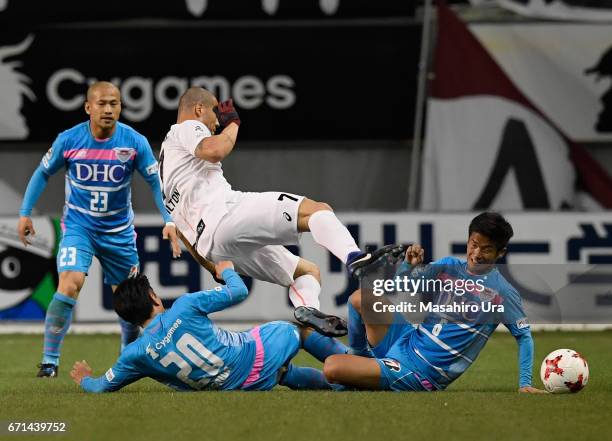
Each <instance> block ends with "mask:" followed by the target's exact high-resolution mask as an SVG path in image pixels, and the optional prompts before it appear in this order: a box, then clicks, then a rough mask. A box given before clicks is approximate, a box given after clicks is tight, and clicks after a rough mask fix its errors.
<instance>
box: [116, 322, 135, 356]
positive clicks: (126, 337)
mask: <svg viewBox="0 0 612 441" xmlns="http://www.w3.org/2000/svg"><path fill="white" fill-rule="evenodd" d="M119 324H120V325H121V352H123V349H124V348H125V347H126V346H127V345H129V344H130V343H132V342H133V341H134V340H136V339H137V338H138V336H139V335H140V328H139V327H138V326H136V325H133V324H131V323H130V322H128V321H126V320H123V319H122V318H121V317H119Z"/></svg>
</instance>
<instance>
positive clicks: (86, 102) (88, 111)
mask: <svg viewBox="0 0 612 441" xmlns="http://www.w3.org/2000/svg"><path fill="white" fill-rule="evenodd" d="M84 107H85V113H86V114H88V115H91V113H90V107H89V101H85V104H84Z"/></svg>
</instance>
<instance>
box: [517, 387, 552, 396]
mask: <svg viewBox="0 0 612 441" xmlns="http://www.w3.org/2000/svg"><path fill="white" fill-rule="evenodd" d="M519 392H520V393H522V394H547V393H548V392H546V391H545V390H543V389H538V388H535V387H532V386H523V387H519Z"/></svg>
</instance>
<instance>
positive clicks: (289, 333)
mask: <svg viewBox="0 0 612 441" xmlns="http://www.w3.org/2000/svg"><path fill="white" fill-rule="evenodd" d="M250 333H251V335H252V336H253V338H254V339H255V343H256V352H255V362H254V363H253V367H252V369H251V372H250V373H249V376H248V377H247V379H246V381H245V382H244V383H243V384H242V386H241V389H242V390H270V389H272V388H273V387H274V386H276V385H277V384H278V377H279V371H280V369H281V368H282V367H283V366H285V365H286V364H287V363H288V362H289V360H291V359H292V358H293V357H295V354H297V352H298V351H299V350H300V332H299V330H298V328H297V326H295V325H293V324H291V323H289V322H280V321H278V322H270V323H266V324H265V325H261V326H257V327H256V328H253V329H251V331H250Z"/></svg>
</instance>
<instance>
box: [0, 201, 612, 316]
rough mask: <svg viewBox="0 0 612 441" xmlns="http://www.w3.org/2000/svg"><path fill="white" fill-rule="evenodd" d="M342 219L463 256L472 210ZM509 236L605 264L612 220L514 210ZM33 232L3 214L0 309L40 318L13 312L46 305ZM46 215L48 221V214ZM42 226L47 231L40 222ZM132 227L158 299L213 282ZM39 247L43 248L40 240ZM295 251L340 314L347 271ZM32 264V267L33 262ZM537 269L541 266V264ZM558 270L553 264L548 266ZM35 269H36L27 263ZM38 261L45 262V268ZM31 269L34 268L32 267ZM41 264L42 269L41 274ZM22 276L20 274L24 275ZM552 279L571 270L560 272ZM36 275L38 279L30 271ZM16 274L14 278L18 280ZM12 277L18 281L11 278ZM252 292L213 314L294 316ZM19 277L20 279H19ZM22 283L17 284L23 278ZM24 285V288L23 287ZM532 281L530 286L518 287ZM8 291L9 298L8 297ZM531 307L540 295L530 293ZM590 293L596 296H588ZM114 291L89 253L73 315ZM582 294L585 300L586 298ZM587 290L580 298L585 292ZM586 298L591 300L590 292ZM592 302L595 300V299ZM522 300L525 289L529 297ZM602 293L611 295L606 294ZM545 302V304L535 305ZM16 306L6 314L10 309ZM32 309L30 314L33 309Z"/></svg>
mask: <svg viewBox="0 0 612 441" xmlns="http://www.w3.org/2000/svg"><path fill="white" fill-rule="evenodd" d="M339 217H340V219H341V220H342V221H343V222H344V223H345V224H346V225H347V226H348V227H349V229H350V231H351V233H352V234H353V235H354V236H355V238H356V239H357V241H358V243H359V245H360V246H361V247H368V248H370V249H372V248H376V247H381V246H382V245H384V244H390V243H403V244H408V243H413V242H418V243H421V244H422V245H423V247H424V248H425V250H426V254H425V258H426V260H427V261H429V260H435V259H439V258H441V257H444V256H448V255H454V256H458V257H460V256H463V255H464V253H465V244H466V239H467V229H468V225H469V222H470V220H471V219H472V218H473V217H474V214H473V213H456V214H440V213H436V214H433V213H432V214H428V213H411V214H409V213H339ZM506 217H507V219H508V220H509V221H510V223H511V224H512V226H513V228H514V232H515V236H514V238H513V239H512V241H511V243H510V246H509V255H508V259H507V261H506V263H508V264H512V265H514V264H517V265H519V264H524V265H531V266H532V267H533V271H534V272H540V271H545V270H546V268H553V267H552V266H551V264H579V263H580V264H590V263H599V264H604V263H612V221H610V219H612V217H611V214H610V212H603V213H588V214H586V213H584V214H577V213H560V214H551V213H545V212H539V213H516V214H507V216H506ZM35 221H36V225H38V226H39V228H38V230H37V231H38V235H40V239H39V240H40V244H41V247H42V248H41V250H42V251H41V250H38V249H37V250H34V249H31V248H30V247H28V248H27V249H24V248H23V246H22V245H20V244H19V242H17V241H15V240H14V239H15V236H14V228H15V225H16V220H15V218H0V226H2V228H0V235H1V237H0V241H1V246H2V252H1V253H0V270H1V277H0V283H1V286H0V294H1V295H0V298H1V299H2V302H3V303H2V310H0V318H2V319H8V320H15V319H30V320H42V318H43V317H44V309H45V308H44V307H43V308H41V314H42V316H41V315H40V314H39V315H38V316H34V315H30V316H29V317H28V316H25V317H17V316H15V311H19V310H20V311H22V312H23V314H26V313H27V312H28V311H30V313H31V312H32V311H33V306H32V307H28V306H27V305H28V304H29V302H37V303H38V304H40V305H44V303H45V300H44V299H45V298H48V299H49V300H50V297H51V296H52V295H53V292H54V291H55V285H54V283H53V281H52V276H51V275H50V274H49V273H50V269H49V268H50V265H51V267H52V265H53V263H54V258H53V256H52V255H50V253H49V249H50V246H49V241H48V240H47V239H45V237H47V236H49V237H50V238H51V241H53V240H57V238H54V234H53V233H52V228H48V227H47V226H45V219H44V218H40V219H35ZM47 222H48V220H47ZM47 230H48V231H47ZM136 230H137V233H138V247H139V256H140V261H141V270H142V271H143V272H144V273H145V274H146V275H147V276H148V277H149V280H150V282H151V285H152V286H153V288H154V289H155V291H156V292H157V293H158V294H159V295H160V297H162V299H166V300H171V299H174V298H176V297H178V296H180V295H182V294H183V293H185V292H190V291H198V290H204V289H209V288H212V287H213V286H215V283H214V281H213V280H212V279H211V277H210V276H209V274H208V273H207V272H206V270H204V269H203V268H200V267H199V266H198V265H197V264H196V263H195V262H194V261H193V259H192V258H191V256H190V255H189V254H188V253H187V252H185V253H183V256H182V257H181V258H180V259H178V260H172V259H171V258H170V251H169V249H168V244H167V242H165V241H162V239H161V237H160V233H161V229H160V226H159V219H158V216H156V215H150V216H137V218H136ZM43 248H44V249H43ZM294 251H298V252H299V254H300V255H301V256H302V257H304V258H306V259H309V260H311V261H313V262H315V263H316V264H318V265H319V267H320V269H321V278H322V282H323V283H322V284H323V291H322V293H321V309H322V310H324V311H326V312H329V313H335V314H338V315H341V316H345V315H346V302H347V299H348V296H349V295H350V294H351V293H352V292H353V291H354V290H355V289H356V288H357V282H356V281H354V280H352V279H349V277H348V276H347V273H346V270H345V268H344V266H343V265H342V264H340V262H339V261H338V260H337V259H336V258H335V257H333V256H332V255H331V254H329V253H328V252H327V251H326V250H324V249H322V248H321V247H320V246H318V245H317V244H315V243H314V242H313V240H312V236H311V235H310V234H303V235H302V240H301V244H300V246H299V249H298V250H294ZM32 267H36V268H32ZM540 268H543V269H542V270H541V269H540ZM555 268H556V269H555V271H557V273H559V268H560V267H555ZM34 270H36V271H34ZM43 270H44V271H43ZM34 272H36V273H38V272H39V273H40V274H39V275H35V274H34ZM43 273H47V274H46V275H45V274H43ZM26 276H27V277H26ZM559 277H560V279H559V284H560V285H563V284H564V283H565V282H564V281H563V280H561V278H565V279H567V278H568V277H569V274H559ZM34 278H36V280H34ZM598 280H599V281H595V282H597V283H592V284H591V285H590V286H589V292H590V293H592V294H593V296H595V295H597V296H598V297H597V298H598V299H599V300H598V302H599V303H598V304H600V306H598V307H600V308H603V309H601V311H602V314H607V315H608V316H610V313H608V312H607V310H608V308H610V309H612V301H610V300H611V299H612V297H611V296H610V295H609V294H606V293H609V291H610V288H609V287H610V286H611V282H610V280H612V279H611V278H610V277H608V278H607V279H605V278H604V279H602V278H600V279H598ZM19 281H20V282H19ZM16 282H19V283H16ZM249 284H250V288H251V289H250V294H249V297H248V298H247V299H246V300H245V301H244V302H243V303H241V304H240V305H237V306H235V307H233V308H230V309H228V310H226V311H222V312H219V313H216V314H215V315H214V317H215V318H217V319H223V320H228V321H265V320H273V319H291V318H292V308H291V307H290V306H289V303H288V293H287V289H286V288H283V287H280V286H275V285H271V284H269V283H266V282H261V281H250V282H249ZM18 285H19V286H18ZM21 285H23V286H21ZM25 289H28V290H29V292H30V293H31V295H30V296H29V297H28V296H24V290H25ZM522 289H525V290H527V289H529V290H534V291H536V290H537V286H536V287H534V286H531V287H529V286H527V285H525V286H524V287H522V288H519V291H521V290H522ZM11 297H12V298H13V300H14V301H10V299H11ZM534 298H535V299H536V300H535V303H536V305H535V306H536V307H537V306H538V305H537V298H538V297H537V295H536V296H534ZM593 298H594V297H593ZM111 299H112V297H111V293H110V289H109V288H108V287H104V285H103V283H102V271H101V269H100V266H99V264H98V262H97V261H96V260H95V259H94V264H93V265H92V267H91V269H90V271H89V275H88V277H87V279H86V282H85V286H84V287H83V290H82V291H81V293H80V295H79V301H78V304H77V306H76V310H75V317H74V319H75V321H76V322H92V321H96V322H100V321H109V322H115V321H116V315H115V313H114V312H113V310H112V305H111V301H112V300H111ZM588 299H591V297H589V298H588ZM588 299H587V298H586V297H585V298H584V301H586V300H588ZM589 301H590V300H589ZM593 301H595V300H593ZM527 302H529V298H527ZM607 302H609V303H607ZM542 307H545V305H542ZM11 311H12V312H13V315H12V316H10V315H9V313H10V312H11ZM32 314H33V313H32Z"/></svg>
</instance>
